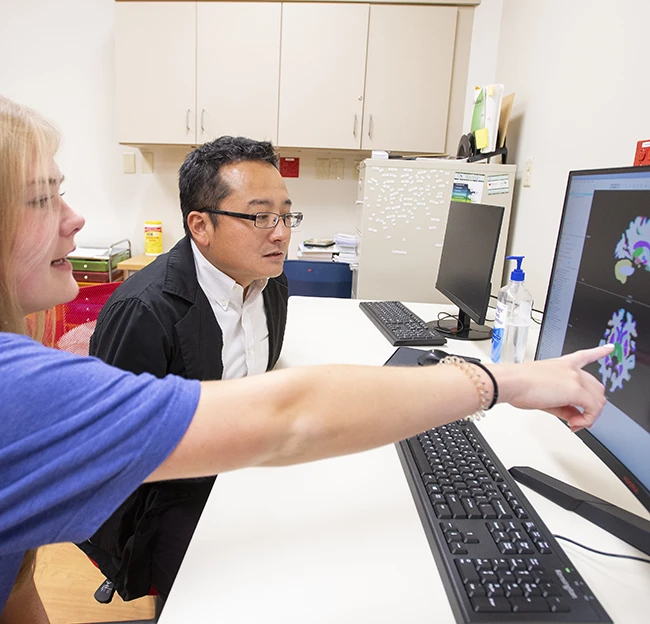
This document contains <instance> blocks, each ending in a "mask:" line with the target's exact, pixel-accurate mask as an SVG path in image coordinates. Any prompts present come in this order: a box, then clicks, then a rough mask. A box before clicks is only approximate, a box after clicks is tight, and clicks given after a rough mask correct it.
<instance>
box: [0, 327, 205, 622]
mask: <svg viewBox="0 0 650 624" xmlns="http://www.w3.org/2000/svg"><path fill="white" fill-rule="evenodd" d="M199 394H200V385H199V382H198V381H195V380H186V379H181V378H180V377H173V376H170V377H167V378H165V379H157V378H155V377H153V376H151V375H147V374H144V375H133V374H132V373H128V372H125V371H122V370H119V369H117V368H113V367H112V366H108V365H107V364H105V363H103V362H101V361H100V360H98V359H96V358H90V357H83V358H82V357H78V356H75V355H71V354H69V353H64V352H62V351H56V350H54V349H48V348H46V347H44V346H42V345H40V344H38V343H36V342H34V341H33V340H31V339H29V338H27V337H25V336H17V335H15V334H8V333H4V332H0V613H2V610H3V608H4V605H5V603H6V600H7V597H8V595H9V593H10V591H11V587H12V585H13V583H14V580H15V577H16V574H17V572H18V569H19V567H20V564H21V562H22V559H23V556H24V554H25V552H26V551H27V550H29V549H32V548H36V547H38V546H42V545H44V544H51V543H55V542H81V541H83V540H86V539H88V538H89V537H90V536H91V535H92V534H93V533H94V532H95V531H96V530H97V529H98V528H99V527H100V526H101V525H102V524H103V523H104V521H106V520H107V519H108V518H109V517H110V516H111V514H112V513H113V512H114V511H115V509H117V507H118V506H119V505H120V503H122V501H123V500H124V499H126V497H127V496H128V495H129V494H130V493H131V492H133V491H134V490H135V489H136V488H137V486H138V485H140V483H142V481H144V479H146V478H147V477H148V476H149V475H150V474H151V473H152V472H153V471H154V470H155V469H156V468H157V467H158V466H159V465H160V464H161V463H162V462H163V461H164V460H165V459H166V458H167V456H168V455H169V454H170V453H171V452H172V451H173V450H174V448H176V446H177V445H178V443H179V442H180V440H181V438H182V437H183V435H184V434H185V431H186V430H187V427H188V426H189V424H190V422H191V420H192V417H193V415H194V412H195V411H196V406H197V403H198V399H199Z"/></svg>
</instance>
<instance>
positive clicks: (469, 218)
mask: <svg viewBox="0 0 650 624" xmlns="http://www.w3.org/2000/svg"><path fill="white" fill-rule="evenodd" d="M503 213H504V208H503V207H502V206H491V205H488V204H474V203H466V202H455V201H452V202H451V204H450V207H449V216H448V218H447V229H446V230H445V239H444V243H443V246H442V255H441V258H440V266H439V268H438V278H437V280H436V289H438V290H439V291H440V292H441V293H442V294H443V295H445V296H446V297H447V298H448V299H450V300H451V302H452V303H454V304H455V305H457V306H458V314H457V315H453V316H451V317H449V316H448V317H446V318H443V319H437V320H434V321H431V322H430V323H428V325H429V326H430V327H431V328H432V329H435V330H436V331H437V332H438V333H441V334H443V335H445V336H447V337H449V338H454V339H458V340H488V339H489V338H490V336H491V335H492V329H491V328H490V327H489V326H487V325H485V319H486V315H487V309H488V304H489V302H490V293H491V292H492V271H493V269H494V260H495V258H496V253H497V247H498V245H499V233H500V232H501V222H502V221H503Z"/></svg>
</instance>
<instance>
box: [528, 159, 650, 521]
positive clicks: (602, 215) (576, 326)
mask: <svg viewBox="0 0 650 624" xmlns="http://www.w3.org/2000/svg"><path fill="white" fill-rule="evenodd" d="M540 331H541V333H540V337H539V342H538V347H537V354H536V359H547V358H552V357H557V356H560V355H562V354H564V353H568V352H571V351H575V350H576V349H582V348H588V347H593V346H595V345H598V344H605V343H608V342H611V343H614V344H615V345H616V348H615V350H614V352H613V353H612V355H611V356H609V357H606V358H604V359H603V360H601V361H599V362H597V363H594V364H592V365H590V366H587V367H586V370H587V371H589V372H590V373H592V374H593V375H594V376H595V377H596V378H597V379H599V380H600V381H602V383H603V384H604V385H605V391H606V397H607V404H606V405H605V408H604V409H603V412H602V415H601V416H600V418H599V419H598V420H597V421H596V423H595V424H594V426H593V427H592V428H591V429H590V430H589V431H581V432H580V433H579V434H578V435H579V436H580V438H581V439H582V440H583V441H584V442H585V443H586V444H587V445H588V446H589V447H590V448H591V449H592V450H593V451H594V452H595V453H596V454H597V455H598V456H599V457H600V458H601V459H602V460H603V461H604V462H605V463H606V464H607V465H608V466H609V467H610V468H611V469H612V470H613V471H614V473H615V474H617V475H618V477H619V478H620V479H621V480H622V481H623V482H624V483H625V485H626V486H627V487H628V489H629V490H630V491H631V492H632V493H634V494H635V495H636V496H637V497H638V499H639V500H640V501H641V503H642V504H643V505H644V506H645V507H646V508H647V509H648V510H650V461H648V458H649V457H650V167H628V168H617V169H599V170H590V171H572V172H570V173H569V180H568V185H567V190H566V196H565V200H564V211H563V214H562V221H561V223H560V230H559V235H558V240H557V246H556V251H555V259H554V262H553V268H552V272H551V280H550V284H549V289H548V294H547V299H546V306H545V310H544V319H543V323H542V326H541V330H540Z"/></svg>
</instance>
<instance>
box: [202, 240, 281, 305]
mask: <svg viewBox="0 0 650 624" xmlns="http://www.w3.org/2000/svg"><path fill="white" fill-rule="evenodd" d="M190 244H191V245H192V255H193V256H194V266H195V267H196V277H197V280H198V282H199V286H201V288H202V290H203V292H204V293H205V294H206V296H207V298H208V300H209V301H210V302H211V303H213V304H217V305H218V306H219V307H220V308H222V309H223V310H227V309H228V306H229V305H234V306H236V307H238V308H242V307H243V305H244V289H243V288H242V286H241V285H240V284H238V283H237V282H236V281H235V280H234V279H232V277H229V276H228V275H226V274H225V273H223V272H222V271H220V270H219V269H217V267H215V266H214V265H213V264H211V263H210V261H209V260H208V259H207V258H206V257H205V256H204V255H203V254H202V253H201V252H200V251H199V248H198V247H197V245H196V243H195V242H194V240H192V239H190ZM268 281H269V280H268V279H258V280H255V281H254V282H252V283H251V285H250V286H249V287H248V291H247V293H246V304H251V303H253V302H254V301H255V300H256V299H257V297H259V295H260V294H261V293H262V291H263V290H264V288H266V285H267V283H268Z"/></svg>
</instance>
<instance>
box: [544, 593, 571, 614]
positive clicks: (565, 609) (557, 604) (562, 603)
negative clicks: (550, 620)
mask: <svg viewBox="0 0 650 624" xmlns="http://www.w3.org/2000/svg"><path fill="white" fill-rule="evenodd" d="M546 602H547V603H548V606H549V607H550V609H551V611H552V612H553V613H569V612H570V611H571V609H570V608H569V604H568V603H567V601H566V600H565V599H564V598H561V597H559V596H557V597H556V596H553V597H551V598H547V599H546Z"/></svg>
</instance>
